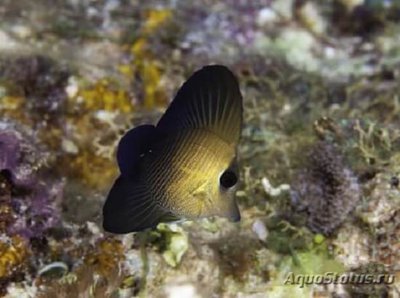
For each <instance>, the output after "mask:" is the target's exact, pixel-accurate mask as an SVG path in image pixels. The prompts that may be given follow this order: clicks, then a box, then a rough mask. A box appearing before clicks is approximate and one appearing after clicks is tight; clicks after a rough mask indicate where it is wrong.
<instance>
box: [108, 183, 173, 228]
mask: <svg viewBox="0 0 400 298" xmlns="http://www.w3.org/2000/svg"><path fill="white" fill-rule="evenodd" d="M172 217H173V215H172V214H171V213H170V212H168V211H166V210H164V209H163V208H162V207H161V206H159V205H158V204H157V203H156V202H155V201H154V200H153V198H152V197H151V193H150V191H149V190H148V187H147V186H146V184H145V183H143V182H140V181H138V180H135V179H132V178H127V177H124V176H120V177H118V179H117V180H116V181H115V182H114V185H113V187H112V188H111V190H110V193H109V194H108V197H107V200H106V202H105V204H104V207H103V228H104V230H106V231H108V232H111V233H115V234H125V233H130V232H138V231H142V230H145V229H148V228H154V227H156V226H157V224H158V223H159V222H161V221H164V220H163V219H164V218H165V219H167V220H168V219H171V218H172Z"/></svg>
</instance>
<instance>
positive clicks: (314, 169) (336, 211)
mask: <svg viewBox="0 0 400 298" xmlns="http://www.w3.org/2000/svg"><path fill="white" fill-rule="evenodd" d="M308 158H309V164H308V166H307V168H306V169H305V170H302V171H300V172H299V173H298V174H297V177H296V178H295V180H294V182H293V184H292V190H291V200H292V204H293V206H295V208H297V210H300V211H303V210H304V211H306V212H307V226H308V227H309V228H310V229H311V230H313V231H314V232H318V233H322V234H325V235H329V234H331V233H332V232H333V231H334V230H335V229H336V228H338V227H339V226H340V224H341V223H342V222H343V221H344V220H345V219H346V218H347V217H348V215H349V213H350V212H351V211H352V210H353V209H354V208H355V206H356V205H357V203H358V202H359V200H360V195H361V189H360V185H359V183H358V180H357V178H356V176H355V175H354V174H353V172H352V171H351V170H350V169H349V168H348V167H347V166H346V165H345V164H344V161H343V157H342V156H341V154H340V153H339V152H338V151H337V149H336V148H335V147H334V146H333V145H332V144H329V143H327V142H318V143H317V144H315V145H314V147H313V148H312V150H311V151H310V153H309V155H308Z"/></svg>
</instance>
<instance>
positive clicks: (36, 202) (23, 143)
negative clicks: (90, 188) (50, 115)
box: [0, 122, 63, 237]
mask: <svg viewBox="0 0 400 298" xmlns="http://www.w3.org/2000/svg"><path fill="white" fill-rule="evenodd" d="M33 135H34V134H33V132H32V131H30V130H29V129H27V128H24V127H19V126H16V125H13V124H12V123H7V122H0V148H1V150H0V171H2V172H1V173H2V179H6V183H9V184H10V185H11V198H9V199H8V202H9V204H7V205H4V206H5V207H3V208H10V207H11V210H9V211H8V212H10V213H12V214H13V215H14V218H15V220H13V221H12V224H11V225H9V226H8V227H7V231H8V232H9V233H12V234H14V233H17V234H20V235H23V236H26V237H32V236H36V235H40V234H41V233H43V232H44V231H45V230H46V229H47V228H48V227H51V226H52V225H54V224H55V223H56V222H57V220H58V215H59V214H58V213H57V210H56V205H57V202H59V200H60V199H61V195H62V189H63V182H62V181H57V180H55V179H52V178H50V177H46V173H45V168H46V166H47V163H48V162H49V158H48V155H47V154H46V153H45V151H42V150H40V149H39V148H40V146H39V145H38V144H37V142H36V140H35V139H34V138H33ZM7 179H9V181H7ZM3 183H4V182H3ZM9 195H10V194H9ZM6 206H8V207H6ZM3 212H4V210H3Z"/></svg>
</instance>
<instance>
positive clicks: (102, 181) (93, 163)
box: [63, 150, 117, 190]
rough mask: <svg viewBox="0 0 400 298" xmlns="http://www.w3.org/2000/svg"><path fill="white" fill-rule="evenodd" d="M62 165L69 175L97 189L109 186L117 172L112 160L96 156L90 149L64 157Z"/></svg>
mask: <svg viewBox="0 0 400 298" xmlns="http://www.w3.org/2000/svg"><path fill="white" fill-rule="evenodd" d="M63 167H64V168H65V169H67V172H68V175H69V176H70V177H74V178H77V179H79V180H83V181H82V182H83V183H84V184H86V185H87V186H89V187H92V188H94V189H98V190H101V189H104V188H107V187H109V184H110V183H111V181H112V180H113V179H114V177H115V176H116V174H117V170H116V167H115V164H114V162H113V161H111V160H109V159H107V158H103V157H99V156H96V155H95V154H94V152H91V151H90V150H84V151H80V153H79V155H78V156H77V157H74V158H71V157H66V158H64V165H63Z"/></svg>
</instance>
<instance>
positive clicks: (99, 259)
mask: <svg viewBox="0 0 400 298" xmlns="http://www.w3.org/2000/svg"><path fill="white" fill-rule="evenodd" d="M123 260H124V250H123V246H122V243H121V242H120V241H118V240H116V239H112V238H104V239H100V240H99V241H98V243H96V247H95V249H94V250H93V251H92V252H90V253H89V254H88V255H87V256H86V258H85V264H87V265H89V266H92V267H93V269H94V271H95V272H97V273H98V274H100V275H103V276H107V275H108V274H109V272H110V271H112V270H113V269H114V268H116V267H118V264H119V263H120V262H122V261H123Z"/></svg>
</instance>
